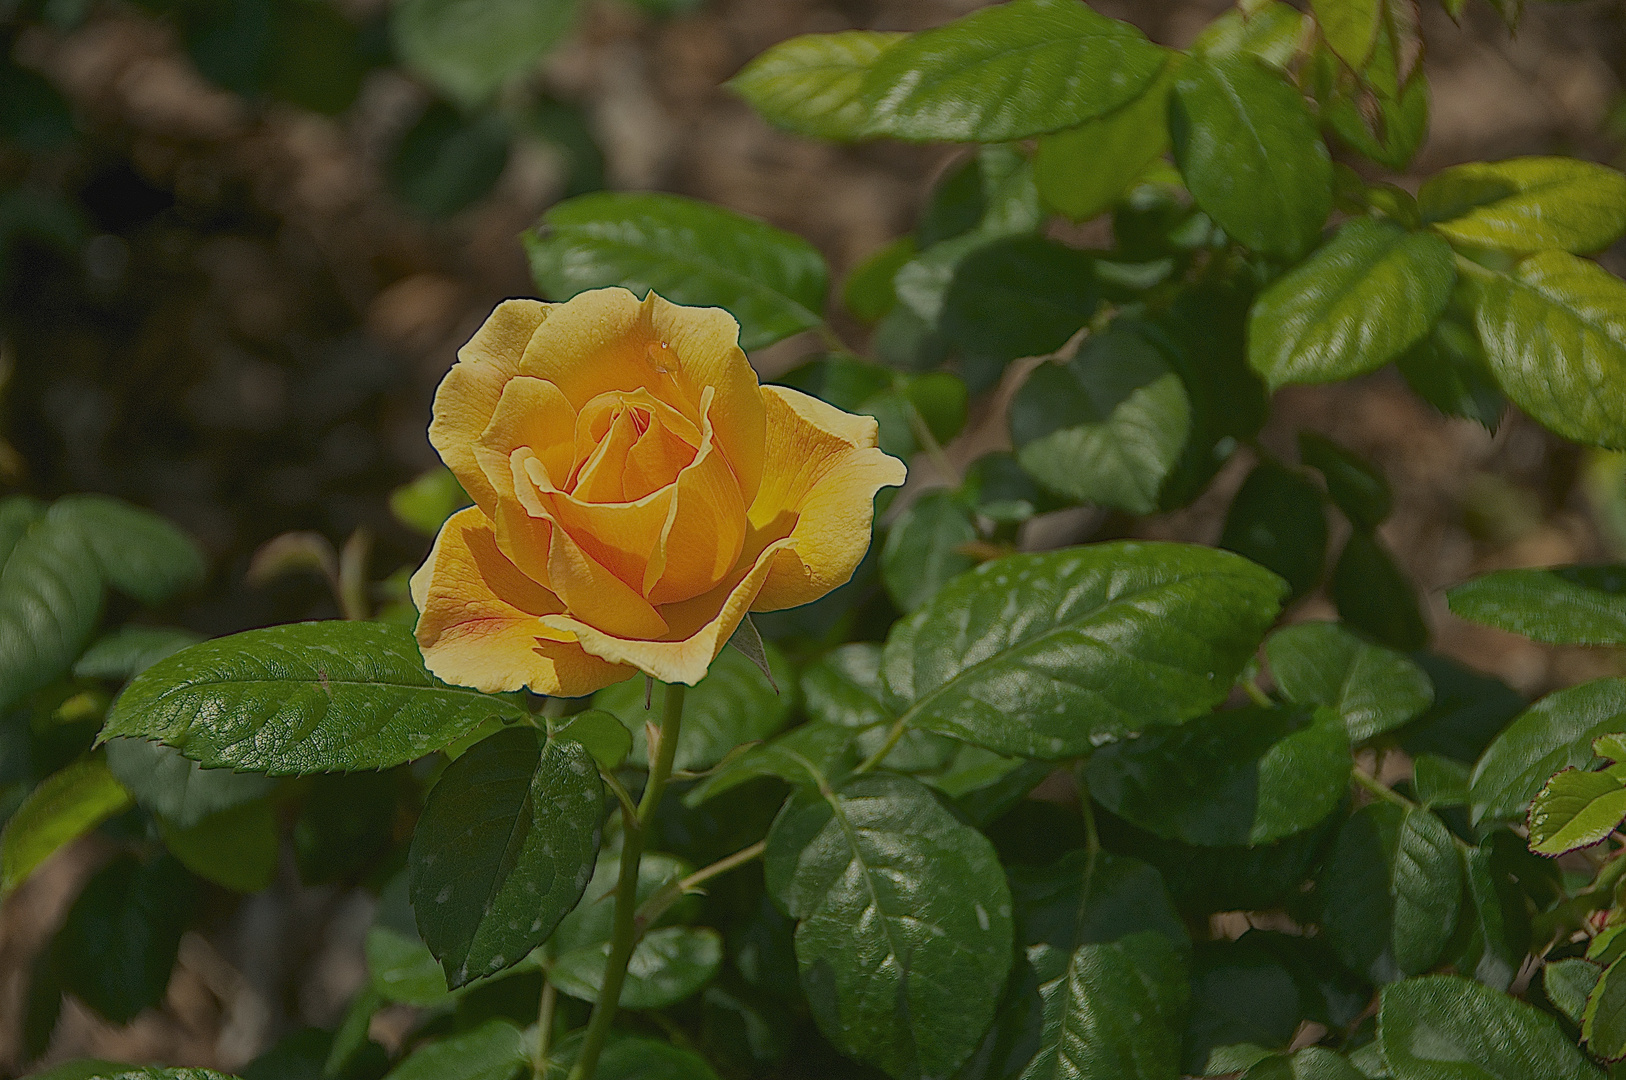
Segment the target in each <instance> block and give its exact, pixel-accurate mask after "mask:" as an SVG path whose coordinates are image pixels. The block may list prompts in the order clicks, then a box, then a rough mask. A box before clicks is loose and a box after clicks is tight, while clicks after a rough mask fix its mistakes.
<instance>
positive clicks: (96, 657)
mask: <svg viewBox="0 0 1626 1080" xmlns="http://www.w3.org/2000/svg"><path fill="white" fill-rule="evenodd" d="M202 640H203V638H202V636H201V635H199V634H195V633H193V632H192V631H190V630H180V629H176V628H174V627H169V626H137V625H135V624H134V623H131V624H129V625H127V626H121V627H119V628H118V629H117V630H115V631H113V632H112V633H111V634H108V635H107V636H106V637H104V638H99V639H97V640H96V641H95V642H94V643H92V644H91V646H90V648H88V649H86V650H85V651H84V653H83V654H82V655H81V656H80V657H79V659H78V660H76V661H74V665H73V673H74V675H75V676H76V677H77V678H81V679H106V680H108V681H109V682H119V683H122V682H125V681H126V680H129V679H133V678H135V677H136V676H137V675H139V674H141V673H142V672H143V671H146V670H147V669H148V668H150V667H152V666H153V665H154V664H156V663H157V662H158V661H160V660H163V659H165V658H166V657H169V656H174V655H175V654H176V653H178V652H180V651H181V650H182V649H184V648H186V647H188V646H190V645H196V644H197V643H198V642H200V641H202Z"/></svg>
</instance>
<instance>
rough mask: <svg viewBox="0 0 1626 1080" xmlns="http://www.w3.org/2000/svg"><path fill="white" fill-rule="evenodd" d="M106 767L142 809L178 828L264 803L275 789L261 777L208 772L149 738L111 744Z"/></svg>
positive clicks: (246, 774) (225, 772) (176, 751)
mask: <svg viewBox="0 0 1626 1080" xmlns="http://www.w3.org/2000/svg"><path fill="white" fill-rule="evenodd" d="M107 767H108V769H109V770H110V771H111V772H112V773H113V775H114V776H115V777H117V778H118V780H119V782H120V783H121V784H123V785H124V787H125V789H126V790H128V791H129V792H130V794H131V796H132V797H134V799H135V801H136V803H137V804H138V805H139V806H141V807H142V808H143V809H145V810H149V811H151V812H152V813H154V814H157V815H158V816H159V817H160V818H162V819H163V820H164V821H166V822H168V823H169V824H170V825H172V826H174V827H175V828H178V829H190V828H192V827H193V826H194V825H197V824H198V823H199V822H201V821H202V820H203V819H204V818H206V817H209V816H211V815H213V814H218V813H220V812H221V811H222V810H229V809H231V808H232V807H234V806H240V805H242V804H243V803H246V802H252V801H253V800H255V799H258V798H261V797H262V796H264V795H266V794H268V793H269V792H270V791H271V789H272V787H273V786H274V785H275V781H273V780H272V779H271V778H270V777H267V776H263V775H260V774H259V773H244V772H233V771H232V770H231V769H205V768H204V767H203V766H201V765H199V764H198V763H197V762H195V761H189V760H187V758H186V756H185V755H183V754H182V753H181V752H180V751H179V750H176V749H174V748H173V747H169V746H165V745H163V744H162V743H155V742H149V741H148V740H146V739H109V740H108V742H107Z"/></svg>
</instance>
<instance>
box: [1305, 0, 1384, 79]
mask: <svg viewBox="0 0 1626 1080" xmlns="http://www.w3.org/2000/svg"><path fill="white" fill-rule="evenodd" d="M1383 6H1384V5H1383V0H1310V10H1311V11H1313V12H1314V13H1315V21H1316V23H1317V24H1318V25H1319V26H1320V27H1321V33H1322V34H1323V35H1325V37H1326V39H1327V44H1328V45H1329V46H1331V48H1332V51H1333V52H1335V53H1337V54H1338V56H1339V58H1340V59H1341V60H1343V61H1344V63H1346V64H1348V65H1349V66H1350V67H1351V68H1354V69H1355V70H1356V71H1359V70H1360V69H1361V68H1363V67H1365V66H1366V60H1367V57H1369V56H1371V55H1372V45H1373V43H1374V42H1375V41H1376V40H1377V36H1378V24H1379V22H1380V21H1381V20H1382V18H1383Z"/></svg>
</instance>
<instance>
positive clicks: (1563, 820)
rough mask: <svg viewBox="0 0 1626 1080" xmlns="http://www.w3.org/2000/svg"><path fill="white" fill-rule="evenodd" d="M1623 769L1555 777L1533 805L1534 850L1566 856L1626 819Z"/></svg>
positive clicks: (1573, 772)
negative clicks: (1568, 852) (1621, 774)
mask: <svg viewBox="0 0 1626 1080" xmlns="http://www.w3.org/2000/svg"><path fill="white" fill-rule="evenodd" d="M1620 771H1621V770H1618V769H1608V770H1605V771H1604V772H1583V771H1581V770H1580V769H1575V768H1569V769H1564V770H1562V771H1560V772H1558V773H1556V774H1554V775H1553V778H1552V779H1551V780H1549V781H1547V783H1546V785H1545V786H1544V787H1543V788H1542V789H1541V791H1540V792H1539V793H1538V794H1537V795H1536V798H1535V801H1534V802H1532V803H1531V804H1530V850H1531V851H1534V852H1535V853H1536V854H1538V855H1555V856H1556V855H1562V854H1564V853H1565V852H1567V851H1575V850H1576V849H1578V848H1584V847H1590V846H1591V845H1593V844H1596V843H1598V842H1599V841H1601V840H1602V839H1604V838H1605V837H1606V836H1608V835H1609V834H1610V833H1611V832H1613V831H1614V830H1615V826H1617V825H1619V824H1620V823H1621V820H1622V819H1626V783H1622V780H1621V777H1620V776H1619V775H1616V774H1617V773H1618V772H1620Z"/></svg>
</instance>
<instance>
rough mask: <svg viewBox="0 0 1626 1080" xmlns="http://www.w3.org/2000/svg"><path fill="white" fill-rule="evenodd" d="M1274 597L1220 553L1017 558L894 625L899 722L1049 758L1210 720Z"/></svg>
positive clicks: (889, 660) (1188, 549) (1113, 549)
mask: <svg viewBox="0 0 1626 1080" xmlns="http://www.w3.org/2000/svg"><path fill="white" fill-rule="evenodd" d="M1282 593H1283V584H1282V582H1281V580H1280V579H1279V578H1277V577H1276V576H1275V575H1274V574H1271V573H1270V572H1268V571H1266V570H1262V569H1260V568H1259V567H1257V566H1254V565H1253V564H1251V563H1249V562H1247V561H1246V560H1244V559H1241V558H1238V557H1237V556H1235V555H1231V554H1229V553H1227V552H1221V551H1215V550H1213V549H1210V548H1201V547H1194V546H1189V545H1182V544H1165V543H1141V542H1118V543H1107V544H1094V545H1091V546H1088V547H1080V548H1067V549H1063V550H1061V551H1055V552H1050V553H1047V554H1043V555H1014V556H1011V557H1008V558H1004V559H999V560H995V561H993V562H986V563H983V564H982V565H981V566H979V567H977V568H976V569H975V570H973V571H971V572H970V573H968V574H964V575H962V576H960V577H958V578H956V579H955V580H954V581H952V582H950V583H949V584H948V585H947V586H945V587H944V588H943V590H942V591H941V592H939V593H938V594H937V596H936V597H935V598H934V599H933V600H932V602H931V603H930V604H927V605H926V606H925V607H923V608H921V609H920V610H919V611H918V612H916V613H915V614H914V615H912V616H910V617H909V618H908V619H905V620H903V621H901V622H899V623H898V624H896V625H895V626H894V627H893V630H892V633H891V635H890V636H889V637H888V639H887V643H886V651H885V653H884V657H883V664H884V671H885V674H886V681H887V686H888V688H889V689H890V690H891V692H892V693H893V694H894V695H895V696H896V697H897V698H898V699H899V700H900V701H901V702H903V703H905V704H906V706H907V708H906V711H905V713H904V714H903V716H904V718H905V721H906V722H907V723H910V724H913V725H914V726H915V727H919V728H923V729H925V730H928V731H937V732H941V733H943V734H946V735H952V736H954V737H955V738H959V739H963V740H965V741H966V742H971V743H975V744H976V745H978V746H983V747H986V748H987V749H989V750H993V751H994V752H996V753H1000V754H1013V755H1019V756H1025V757H1037V758H1045V759H1051V760H1054V759H1060V758H1067V757H1073V756H1077V755H1079V754H1084V753H1088V752H1089V751H1090V750H1091V749H1092V748H1093V747H1095V746H1096V745H1099V744H1100V743H1102V742H1107V741H1110V740H1112V739H1117V738H1122V737H1123V736H1125V735H1128V734H1131V733H1133V732H1137V731H1141V730H1143V729H1145V728H1146V727H1148V726H1151V725H1153V724H1167V723H1178V722H1179V721H1181V720H1186V719H1190V718H1191V717H1193V716H1199V715H1201V714H1202V713H1204V712H1207V711H1208V710H1209V709H1210V708H1212V707H1213V706H1215V705H1217V704H1219V703H1220V702H1221V701H1222V700H1224V698H1225V697H1226V695H1227V694H1229V692H1230V687H1231V684H1232V682H1233V681H1234V680H1235V678H1236V675H1237V673H1238V672H1239V671H1240V670H1241V668H1242V665H1243V664H1244V663H1245V662H1246V661H1247V659H1248V658H1249V657H1250V656H1252V655H1253V651H1254V649H1255V648H1257V647H1258V644H1259V641H1260V639H1261V638H1262V637H1263V636H1264V632H1265V630H1266V628H1267V627H1268V626H1269V625H1270V623H1271V622H1272V621H1273V620H1274V619H1275V616H1276V611H1277V608H1278V606H1279V604H1280V602H1281V597H1282Z"/></svg>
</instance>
